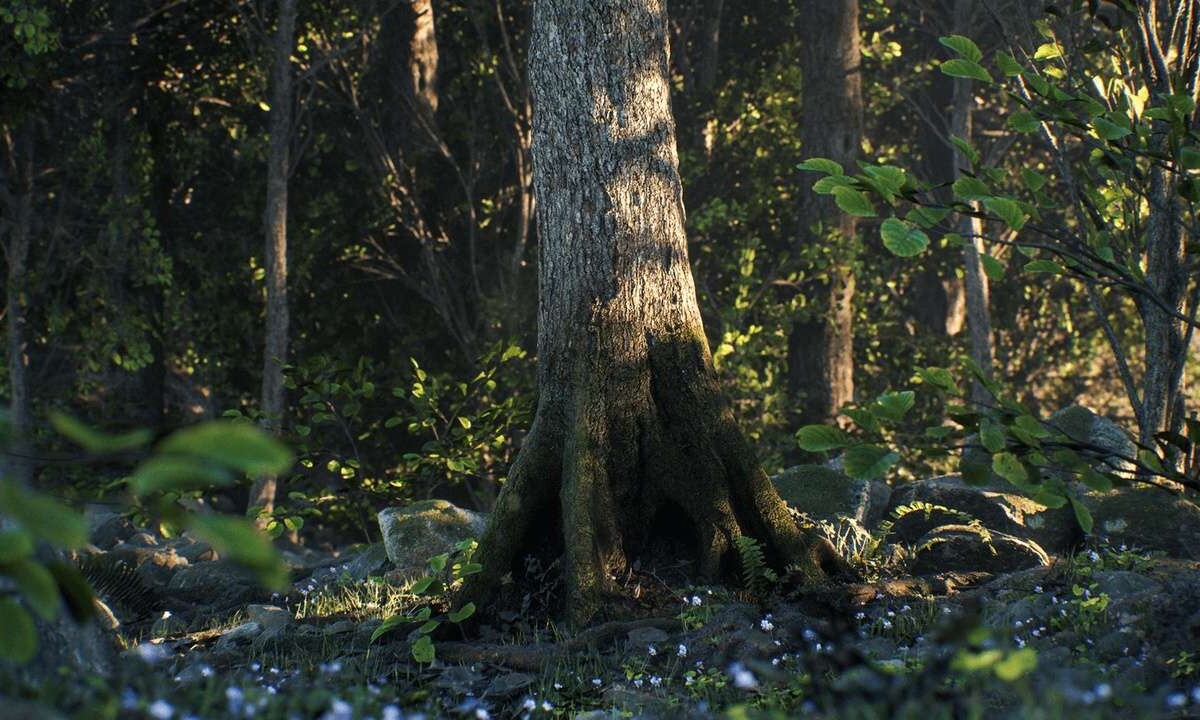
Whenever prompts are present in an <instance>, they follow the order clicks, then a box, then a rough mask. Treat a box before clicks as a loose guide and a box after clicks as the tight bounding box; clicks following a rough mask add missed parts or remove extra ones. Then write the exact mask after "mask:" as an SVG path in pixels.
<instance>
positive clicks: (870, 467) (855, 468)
mask: <svg viewBox="0 0 1200 720" xmlns="http://www.w3.org/2000/svg"><path fill="white" fill-rule="evenodd" d="M899 460H900V456H899V455H897V454H896V453H894V452H892V451H890V450H888V449H887V448H881V447H878V446H875V445H856V446H854V447H852V448H850V449H849V450H847V451H846V454H845V455H843V456H842V464H843V467H845V469H846V474H847V475H849V476H850V477H852V478H854V479H855V480H874V479H876V478H880V477H883V474H884V473H886V472H887V471H888V469H889V468H890V467H892V466H893V465H895V464H896V462H897V461H899Z"/></svg>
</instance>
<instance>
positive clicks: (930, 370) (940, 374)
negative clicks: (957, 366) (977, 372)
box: [917, 367, 958, 392]
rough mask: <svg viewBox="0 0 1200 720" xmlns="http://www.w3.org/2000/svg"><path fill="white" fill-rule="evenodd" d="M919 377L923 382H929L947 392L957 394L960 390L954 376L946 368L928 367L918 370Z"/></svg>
mask: <svg viewBox="0 0 1200 720" xmlns="http://www.w3.org/2000/svg"><path fill="white" fill-rule="evenodd" d="M917 376H918V377H920V378H921V380H922V381H923V382H927V383H929V384H930V385H933V386H934V387H937V388H941V389H942V390H946V391H947V392H955V391H957V390H958V383H956V382H955V381H954V376H953V375H951V374H950V371H949V370H947V369H946V368H940V367H927V368H921V369H920V370H917Z"/></svg>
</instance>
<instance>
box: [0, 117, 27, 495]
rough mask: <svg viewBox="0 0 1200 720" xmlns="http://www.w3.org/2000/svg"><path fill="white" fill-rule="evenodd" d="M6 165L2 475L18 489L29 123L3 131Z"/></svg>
mask: <svg viewBox="0 0 1200 720" xmlns="http://www.w3.org/2000/svg"><path fill="white" fill-rule="evenodd" d="M5 135H6V137H5V141H6V143H5V144H6V145H7V146H8V148H7V150H8V167H7V168H6V173H5V174H6V175H7V176H8V177H7V178H6V180H7V182H6V183H5V184H6V185H10V186H11V188H5V190H6V192H5V199H6V201H7V202H6V203H5V204H6V206H7V207H6V208H5V210H6V212H10V213H11V216H10V217H11V220H12V224H11V226H10V227H9V228H8V234H9V241H8V247H7V248H6V251H7V256H8V279H7V280H8V284H7V285H6V286H5V289H6V291H7V292H6V294H7V298H6V300H7V307H8V311H7V312H8V347H7V353H8V380H9V386H10V387H11V388H12V390H11V393H12V396H11V398H10V400H9V403H10V406H9V425H10V428H11V433H12V448H13V451H14V455H13V457H11V458H9V462H8V463H7V464H6V467H4V468H3V470H4V472H5V474H7V475H8V476H10V477H11V478H13V480H15V481H16V482H18V483H21V484H22V485H27V484H29V482H30V480H31V479H32V478H31V475H32V468H31V466H30V463H29V461H28V459H27V457H26V456H27V455H28V445H27V439H28V436H29V430H30V427H31V423H32V413H33V409H32V407H33V403H32V399H31V397H30V387H29V353H28V342H29V339H28V336H27V332H26V322H27V314H26V305H28V300H27V298H26V297H25V273H26V267H27V262H28V259H29V246H30V242H31V238H32V235H33V122H32V121H30V120H26V121H25V122H24V123H22V125H21V127H20V128H18V129H17V131H16V133H15V134H10V133H5Z"/></svg>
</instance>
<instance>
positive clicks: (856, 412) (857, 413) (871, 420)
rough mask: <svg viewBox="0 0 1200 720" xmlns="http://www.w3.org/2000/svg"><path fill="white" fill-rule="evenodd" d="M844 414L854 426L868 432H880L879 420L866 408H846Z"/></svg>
mask: <svg viewBox="0 0 1200 720" xmlns="http://www.w3.org/2000/svg"><path fill="white" fill-rule="evenodd" d="M842 414H843V415H845V416H846V417H848V418H850V419H851V420H853V421H854V424H855V425H857V426H859V427H860V428H862V429H863V430H866V431H867V432H873V433H877V432H879V418H877V417H875V413H873V412H871V411H870V410H868V409H866V408H852V407H848V408H844V409H843V410H842Z"/></svg>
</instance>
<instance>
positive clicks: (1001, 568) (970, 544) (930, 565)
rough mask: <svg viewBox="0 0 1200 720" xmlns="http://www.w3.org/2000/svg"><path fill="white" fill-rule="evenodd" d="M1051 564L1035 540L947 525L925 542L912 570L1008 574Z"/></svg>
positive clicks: (924, 573)
mask: <svg viewBox="0 0 1200 720" xmlns="http://www.w3.org/2000/svg"><path fill="white" fill-rule="evenodd" d="M1049 564H1050V558H1049V556H1048V555H1046V551H1045V550H1043V549H1042V548H1041V547H1040V546H1038V544H1037V543H1035V542H1033V541H1031V540H1023V539H1021V538H1018V537H1013V536H1012V535H1008V534H1006V533H1002V532H988V531H984V530H983V529H981V528H979V527H977V526H974V525H945V526H943V527H940V528H935V529H934V530H932V531H931V532H929V533H928V534H926V535H925V537H923V538H921V541H920V542H919V543H918V544H917V550H916V557H915V558H914V560H913V566H912V569H911V570H912V574H913V575H936V574H938V573H944V572H951V571H956V570H957V571H974V572H990V573H1006V572H1014V571H1017V570H1024V569H1026V568H1030V567H1035V566H1038V565H1043V566H1044V565H1049Z"/></svg>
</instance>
